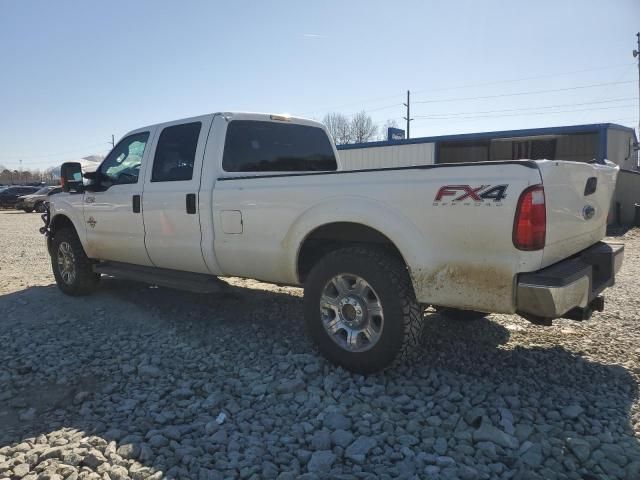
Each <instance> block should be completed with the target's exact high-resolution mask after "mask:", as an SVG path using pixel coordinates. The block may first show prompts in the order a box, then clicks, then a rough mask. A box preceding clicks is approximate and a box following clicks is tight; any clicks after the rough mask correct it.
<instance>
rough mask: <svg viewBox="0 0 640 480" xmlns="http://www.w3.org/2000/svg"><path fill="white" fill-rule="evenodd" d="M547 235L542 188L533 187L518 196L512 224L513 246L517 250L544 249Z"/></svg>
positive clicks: (540, 186) (539, 186)
mask: <svg viewBox="0 0 640 480" xmlns="http://www.w3.org/2000/svg"><path fill="white" fill-rule="evenodd" d="M546 234H547V212H546V205H545V201H544V188H543V186H542V185H535V186H533V187H529V188H527V189H526V190H525V191H524V192H522V194H521V195H520V199H519V200H518V207H517V208H516V218H515V220H514V222H513V244H514V245H515V247H516V248H517V249H518V250H540V249H541V248H544V241H545V237H546Z"/></svg>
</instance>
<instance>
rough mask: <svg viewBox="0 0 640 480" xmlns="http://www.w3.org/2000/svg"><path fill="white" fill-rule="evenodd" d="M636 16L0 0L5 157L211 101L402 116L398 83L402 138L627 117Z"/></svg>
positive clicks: (330, 4) (2, 160)
mask: <svg viewBox="0 0 640 480" xmlns="http://www.w3.org/2000/svg"><path fill="white" fill-rule="evenodd" d="M638 29H640V1H638V0H610V1H602V0H583V1H569V0H563V1H557V0H554V1H548V0H539V1H535V2H533V1H530V2H524V1H473V0H452V1H447V2H436V1H402V2H390V1H388V0H387V1H380V2H378V1H346V0H341V1H333V0H331V1H321V2H318V1H316V2H310V1H302V0H300V1H260V2H259V1H244V0H239V1H233V2H231V1H227V2H215V1H187V0H185V1H135V2H128V1H127V2H125V1H109V2H85V1H62V0H60V1H55V2H50V1H29V0H25V1H17V0H16V1H9V0H0V52H1V56H0V59H1V62H2V69H1V71H2V74H1V75H0V164H1V165H5V166H8V167H11V168H17V167H18V166H19V162H18V161H19V159H22V160H23V164H22V165H23V168H44V167H48V166H51V165H56V164H59V163H60V162H62V161H64V160H68V159H76V158H79V157H81V156H85V155H89V154H104V153H106V152H107V151H108V149H109V145H108V143H107V142H108V140H109V139H110V136H111V134H115V136H116V138H119V137H120V136H122V135H123V134H124V133H126V132H127V131H128V130H130V129H133V128H137V127H139V126H143V125H146V124H150V123H156V122H161V121H166V120H172V119H176V118H181V117H186V116H191V115H197V114H202V113H208V112H214V111H220V110H227V111H228V110H248V111H267V112H289V113H292V114H295V115H303V116H307V117H312V118H318V119H321V118H322V116H323V115H324V114H325V113H326V112H328V111H338V112H342V113H345V114H353V113H354V112H357V111H359V110H362V109H364V110H366V111H368V112H369V113H370V114H371V116H372V117H373V118H374V120H375V121H376V122H378V123H379V124H380V125H382V124H383V123H384V122H385V121H386V120H387V119H392V118H394V119H398V121H399V122H400V123H401V125H402V123H403V121H402V120H401V117H402V116H403V115H404V110H403V108H404V107H403V106H402V102H403V101H404V96H405V92H406V90H407V89H410V90H411V91H412V116H413V117H414V118H415V121H413V122H412V125H411V134H412V137H416V136H424V135H439V134H447V133H462V132H474V131H488V130H501V129H512V128H527V127H538V126H551V125H569V124H580V123H598V122H609V121H610V122H615V123H621V124H624V125H629V126H636V125H637V123H638V108H637V102H638V100H637V97H638V86H637V78H638V77H637V76H638V70H637V64H635V63H634V58H633V57H632V55H631V51H632V50H633V48H634V47H635V41H636V37H635V33H636V31H638ZM594 85H597V86H594ZM583 87H584V88H583ZM549 90H555V91H549ZM530 92H540V93H535V94H532V93H530ZM477 97H489V98H477ZM418 102H424V103H418ZM427 117H431V118H427Z"/></svg>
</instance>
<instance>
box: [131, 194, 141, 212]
mask: <svg viewBox="0 0 640 480" xmlns="http://www.w3.org/2000/svg"><path fill="white" fill-rule="evenodd" d="M133 213H140V195H134V196H133Z"/></svg>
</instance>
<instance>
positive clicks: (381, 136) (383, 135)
mask: <svg viewBox="0 0 640 480" xmlns="http://www.w3.org/2000/svg"><path fill="white" fill-rule="evenodd" d="M390 128H398V122H397V121H396V120H395V119H394V118H390V119H389V120H387V121H386V122H384V125H383V126H382V128H381V129H380V132H379V134H378V139H379V140H387V132H388V131H389V129H390Z"/></svg>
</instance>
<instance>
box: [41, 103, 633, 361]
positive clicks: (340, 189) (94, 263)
mask: <svg viewBox="0 0 640 480" xmlns="http://www.w3.org/2000/svg"><path fill="white" fill-rule="evenodd" d="M617 172H618V168H617V167H616V166H615V165H613V164H610V163H608V162H605V163H595V162H594V163H577V162H566V161H555V160H554V161H548V160H539V161H538V160H536V161H531V160H524V161H501V162H482V163H455V164H439V165H425V166H416V167H401V168H382V169H371V170H359V171H342V170H341V169H340V158H339V156H338V153H337V151H336V149H335V146H334V145H333V143H332V142H331V140H330V137H329V135H328V134H327V131H326V129H325V128H324V127H323V125H321V124H320V123H317V122H314V121H310V120H304V119H301V118H292V117H289V116H283V115H265V114H253V113H251V114H248V113H216V114H211V115H204V116H200V117H194V118H189V119H184V120H178V121H173V122H168V123H163V124H158V125H152V126H148V127H144V128H140V129H137V130H134V131H132V132H130V133H128V134H127V135H126V136H125V137H124V138H123V139H122V140H121V141H120V142H119V143H118V144H117V145H116V146H115V148H114V149H113V150H112V151H111V153H110V154H109V155H108V156H107V157H106V158H105V160H104V161H103V162H102V164H101V165H100V167H99V168H98V169H97V170H96V171H95V172H92V173H85V174H84V179H83V175H82V173H81V169H80V164H78V163H66V164H64V165H63V168H62V183H63V187H64V191H65V192H66V193H62V194H59V195H56V196H54V197H52V199H51V202H50V210H49V212H47V213H46V214H45V215H44V216H43V218H44V220H45V224H46V225H45V227H43V228H42V229H41V231H42V232H43V233H45V234H46V235H47V243H48V248H49V253H50V255H51V260H52V266H53V272H54V275H55V279H56V282H57V284H58V286H59V287H60V289H61V290H62V291H63V292H65V293H67V294H70V295H82V294H87V293H89V292H91V291H92V290H93V289H94V288H95V287H96V286H97V284H98V282H99V280H100V276H101V274H108V275H111V276H115V277H125V278H129V279H135V280H140V281H145V282H149V283H154V284H157V285H163V286H169V287H174V288H184V289H189V290H194V291H199V292H215V291H216V290H217V289H219V283H220V282H219V281H218V280H217V276H237V277H247V278H256V279H259V280H264V281H267V282H272V283H277V284H285V285H303V286H304V290H305V292H304V312H305V322H306V326H307V329H308V332H309V334H310V335H311V337H312V339H313V340H314V341H315V343H316V344H317V345H318V347H319V349H320V351H321V352H322V353H323V354H324V355H325V356H326V357H328V358H329V359H330V360H332V361H333V362H335V363H337V364H340V365H342V366H344V367H346V368H348V369H350V370H352V371H356V372H362V373H367V372H373V371H376V370H379V369H382V368H384V367H386V366H388V365H390V364H392V363H393V362H394V361H396V360H397V359H400V358H404V357H406V356H407V355H408V354H409V352H411V351H412V349H413V348H414V347H415V346H417V345H418V344H419V343H420V337H421V332H422V328H421V327H422V323H423V318H424V309H425V307H426V306H429V305H431V306H434V307H436V308H439V309H443V310H444V311H449V312H454V313H455V312H457V313H458V314H459V313H460V311H461V310H462V311H469V313H468V314H469V315H473V314H477V312H499V313H518V314H520V315H522V316H523V317H525V318H528V319H530V320H531V321H534V322H536V323H542V324H549V323H550V322H551V319H554V318H558V317H568V318H574V319H586V318H588V317H589V316H590V314H591V312H592V310H602V308H603V306H604V301H603V297H602V296H601V295H600V294H601V292H602V291H603V290H604V289H605V288H606V287H609V286H611V285H612V284H613V282H614V276H615V274H616V272H617V271H618V269H619V268H620V266H621V263H622V258H623V247H622V245H616V244H607V243H603V242H601V240H602V239H603V237H604V235H605V229H606V218H607V212H608V210H609V204H610V201H611V196H612V193H613V189H614V185H615V181H616V175H617Z"/></svg>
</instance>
